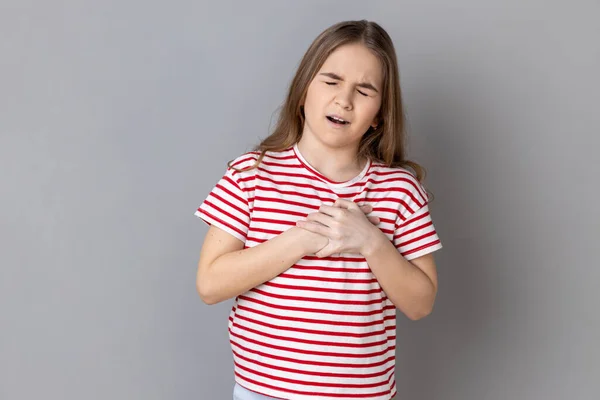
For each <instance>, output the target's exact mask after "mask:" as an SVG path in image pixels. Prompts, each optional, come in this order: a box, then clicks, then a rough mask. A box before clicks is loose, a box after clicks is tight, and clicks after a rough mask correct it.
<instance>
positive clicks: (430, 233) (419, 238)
mask: <svg viewBox="0 0 600 400" xmlns="http://www.w3.org/2000/svg"><path fill="white" fill-rule="evenodd" d="M434 235H435V231H430V232H427V233H425V234H423V235H421V236H417V237H416V238H413V239H410V240H407V241H406V242H402V243H400V244H398V246H399V247H405V246H408V245H410V244H413V243H415V242H418V241H421V240H423V239H425V238H428V237H430V236H434Z"/></svg>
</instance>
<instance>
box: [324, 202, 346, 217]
mask: <svg viewBox="0 0 600 400" xmlns="http://www.w3.org/2000/svg"><path fill="white" fill-rule="evenodd" d="M319 212H320V213H322V214H326V215H329V216H330V217H333V218H339V217H341V216H342V215H343V214H344V210H343V209H342V208H340V207H335V206H326V205H322V206H321V207H319Z"/></svg>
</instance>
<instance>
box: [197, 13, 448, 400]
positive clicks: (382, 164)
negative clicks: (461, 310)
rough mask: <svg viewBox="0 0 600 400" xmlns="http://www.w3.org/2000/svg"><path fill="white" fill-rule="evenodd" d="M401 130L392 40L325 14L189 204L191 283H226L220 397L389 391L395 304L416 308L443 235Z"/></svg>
mask: <svg viewBox="0 0 600 400" xmlns="http://www.w3.org/2000/svg"><path fill="white" fill-rule="evenodd" d="M404 136H405V127H404V117H403V110H402V100H401V94H400V85H399V74H398V66H397V61H396V55H395V50H394V47H393V44H392V40H391V39H390V37H389V36H388V34H387V33H386V32H385V31H384V30H383V29H382V28H381V27H380V26H379V25H378V24H376V23H373V22H367V21H347V22H341V23H338V24H336V25H334V26H332V27H330V28H328V29H327V30H325V31H324V32H323V33H321V34H320V35H319V36H318V37H317V38H316V39H315V41H314V42H313V43H312V45H311V46H310V48H309V49H308V51H307V52H306V54H305V55H304V57H303V59H302V61H301V63H300V65H299V67H298V70H297V72H296V75H295V77H294V79H293V81H292V83H291V86H290V89H289V93H288V95H287V99H286V101H285V103H284V105H283V108H282V111H281V114H280V117H279V121H278V123H277V126H276V128H275V130H274V132H273V134H271V135H270V136H269V137H267V138H266V139H265V140H264V141H263V142H262V143H261V144H260V145H259V146H258V148H257V149H256V151H254V152H249V153H246V154H244V155H242V156H240V157H238V158H236V159H235V160H234V161H232V162H231V163H230V164H229V167H228V168H227V170H226V172H225V175H224V176H223V177H222V179H221V180H220V181H219V182H218V184H217V185H216V187H215V188H214V189H213V190H212V191H211V193H210V194H209V195H208V197H207V198H206V200H205V201H204V202H203V203H202V204H201V206H200V207H199V208H198V210H197V211H196V213H195V215H196V216H198V217H200V218H202V219H203V220H204V221H206V222H207V223H208V224H209V225H210V228H209V230H208V233H207V235H206V238H205V240H204V244H203V246H202V251H201V254H200V261H199V263H198V276H197V289H198V292H199V294H200V296H201V298H202V300H203V301H204V302H206V303H207V304H214V303H218V302H221V301H223V300H226V299H230V298H235V302H234V305H233V308H232V309H231V312H230V315H229V337H230V342H231V347H232V351H233V361H234V367H235V381H236V386H235V389H234V399H240V400H242V399H272V398H280V399H329V400H334V399H373V400H389V399H391V398H393V397H394V395H395V394H396V383H395V380H394V366H395V349H396V309H399V310H400V311H401V312H402V313H404V314H405V315H406V316H407V317H408V318H410V319H412V320H417V319H419V318H422V317H424V316H426V315H427V314H429V313H430V312H431V310H432V307H433V303H434V299H435V296H436V292H437V276H436V266H435V262H434V259H433V255H432V252H434V251H435V250H438V249H440V248H441V247H442V245H441V243H440V240H439V238H438V235H437V233H436V230H435V228H434V226H433V224H432V219H431V215H430V213H429V209H428V200H429V198H428V195H427V193H426V191H425V189H424V187H423V185H422V184H421V180H422V175H423V172H422V169H421V167H420V166H419V165H418V164H415V163H413V162H410V161H408V160H406V158H405V155H404ZM409 167H410V168H411V169H412V170H414V174H413V173H412V172H410V171H409V169H408V168H409Z"/></svg>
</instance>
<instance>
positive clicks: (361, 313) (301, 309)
mask: <svg viewBox="0 0 600 400" xmlns="http://www.w3.org/2000/svg"><path fill="white" fill-rule="evenodd" d="M239 298H240V299H242V300H245V301H248V302H251V303H256V304H260V305H263V306H265V307H269V308H276V309H279V310H287V311H296V312H306V313H314V314H333V315H345V316H351V315H352V316H357V317H359V316H364V317H368V316H370V315H378V314H382V311H383V310H392V309H395V308H396V306H394V305H389V306H384V307H381V308H380V309H376V310H370V311H342V310H328V309H322V308H308V307H293V306H282V305H280V304H273V303H268V302H266V301H262V300H259V299H255V298H252V297H248V296H243V295H241V296H239Z"/></svg>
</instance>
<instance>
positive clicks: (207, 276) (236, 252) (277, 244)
mask: <svg viewBox="0 0 600 400" xmlns="http://www.w3.org/2000/svg"><path fill="white" fill-rule="evenodd" d="M326 244H327V238H325V237H323V236H321V235H317V234H314V233H311V232H308V231H305V230H303V229H300V228H296V227H292V228H290V229H288V230H287V231H285V232H283V233H281V234H280V235H278V236H276V237H274V238H272V239H271V240H268V241H266V242H264V243H261V244H259V245H257V246H255V247H251V248H247V249H244V244H243V243H242V242H241V241H240V240H238V239H236V238H235V237H233V236H232V235H230V234H229V233H227V232H225V231H223V230H221V229H219V228H217V227H215V226H211V227H210V229H209V230H208V233H207V234H206V237H205V239H204V244H203V245H202V250H201V253H200V261H199V262H198V273H197V276H196V288H197V290H198V293H199V294H200V298H201V299H202V301H204V302H205V303H206V304H215V303H219V302H221V301H224V300H227V299H230V298H232V297H236V296H238V295H240V294H242V293H245V292H247V291H248V290H250V289H252V288H254V287H256V286H258V285H260V284H262V283H264V282H266V281H269V280H271V279H273V278H274V277H276V276H277V275H279V274H281V273H282V272H284V271H285V270H287V269H288V268H290V267H291V266H292V265H294V264H295V263H296V262H297V261H298V260H300V259H301V258H302V257H304V256H305V255H307V254H312V253H315V252H316V251H318V250H319V249H321V248H322V247H324V246H325V245H326Z"/></svg>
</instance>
